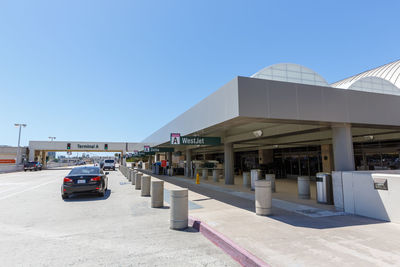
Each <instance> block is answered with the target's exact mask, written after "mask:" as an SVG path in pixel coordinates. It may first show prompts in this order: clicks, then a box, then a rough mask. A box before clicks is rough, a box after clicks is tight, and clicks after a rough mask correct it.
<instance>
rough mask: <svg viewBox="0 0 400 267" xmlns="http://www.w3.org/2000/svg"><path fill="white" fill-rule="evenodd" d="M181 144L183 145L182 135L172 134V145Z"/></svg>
mask: <svg viewBox="0 0 400 267" xmlns="http://www.w3.org/2000/svg"><path fill="white" fill-rule="evenodd" d="M180 144H181V134H180V133H171V145H180Z"/></svg>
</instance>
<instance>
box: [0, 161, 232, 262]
mask: <svg viewBox="0 0 400 267" xmlns="http://www.w3.org/2000/svg"><path fill="white" fill-rule="evenodd" d="M68 171H69V170H68V169H56V170H46V171H39V172H26V173H24V172H18V173H8V174H1V175H0V206H1V209H0V236H1V238H0V261H1V265H2V266H237V265H238V264H237V263H236V262H235V261H234V260H233V259H232V258H231V257H229V256H228V255H226V254H225V253H224V252H223V251H221V250H220V249H219V248H218V247H216V246H215V245H214V244H212V243H211V242H210V241H209V240H207V239H206V238H204V237H203V236H202V235H201V234H200V233H198V232H196V231H194V230H193V229H190V228H189V229H188V230H187V231H173V230H169V209H168V208H164V209H151V208H150V198H148V197H147V198H146V197H140V191H138V190H134V188H133V187H132V185H131V184H129V183H128V182H127V181H126V179H125V178H123V177H122V175H121V174H120V173H119V172H110V175H109V190H110V191H109V192H108V193H107V194H106V196H105V197H104V198H98V197H93V196H91V195H86V196H82V197H76V198H71V199H69V200H67V201H63V200H62V199H61V196H60V186H61V181H62V178H63V177H64V175H65V174H67V173H68Z"/></svg>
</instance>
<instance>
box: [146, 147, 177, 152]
mask: <svg viewBox="0 0 400 267" xmlns="http://www.w3.org/2000/svg"><path fill="white" fill-rule="evenodd" d="M174 151H175V149H174V148H173V147H150V152H174Z"/></svg>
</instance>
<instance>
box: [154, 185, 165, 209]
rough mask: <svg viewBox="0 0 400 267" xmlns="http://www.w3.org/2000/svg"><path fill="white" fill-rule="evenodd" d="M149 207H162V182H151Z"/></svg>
mask: <svg viewBox="0 0 400 267" xmlns="http://www.w3.org/2000/svg"><path fill="white" fill-rule="evenodd" d="M151 207H152V208H162V207H164V181H151Z"/></svg>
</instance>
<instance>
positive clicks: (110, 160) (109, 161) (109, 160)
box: [106, 159, 114, 163]
mask: <svg viewBox="0 0 400 267" xmlns="http://www.w3.org/2000/svg"><path fill="white" fill-rule="evenodd" d="M106 163H114V161H113V160H112V159H108V160H106Z"/></svg>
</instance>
